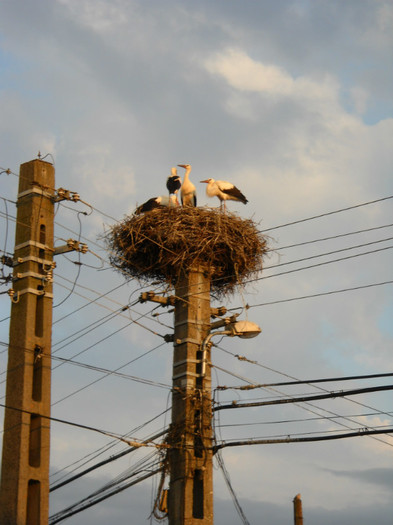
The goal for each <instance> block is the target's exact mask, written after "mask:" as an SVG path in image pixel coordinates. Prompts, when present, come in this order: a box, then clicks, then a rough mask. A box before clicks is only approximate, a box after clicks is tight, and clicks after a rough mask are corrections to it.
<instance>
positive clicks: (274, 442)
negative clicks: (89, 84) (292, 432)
mask: <svg viewBox="0 0 393 525" xmlns="http://www.w3.org/2000/svg"><path fill="white" fill-rule="evenodd" d="M392 433H393V427H389V428H385V429H380V430H369V429H368V428H364V427H363V428H359V429H358V430H357V431H355V432H347V433H346V434H334V435H324V436H319V437H315V436H314V437H298V438H292V437H290V436H288V437H286V438H284V439H256V440H248V441H230V442H224V443H219V444H218V445H215V446H214V447H213V449H214V452H216V451H218V450H220V449H222V448H226V447H240V446H244V445H277V444H279V443H310V442H313V441H331V440H336V439H346V438H353V437H362V436H375V435H378V434H392Z"/></svg>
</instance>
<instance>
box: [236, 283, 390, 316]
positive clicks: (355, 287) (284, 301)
mask: <svg viewBox="0 0 393 525" xmlns="http://www.w3.org/2000/svg"><path fill="white" fill-rule="evenodd" d="M385 284H393V281H384V282H381V283H372V284H364V285H360V286H353V287H351V288H341V289H340V290H330V291H328V292H320V293H315V294H310V295H302V296H300V297H291V298H289V299H278V300H276V301H268V302H266V303H259V304H251V305H249V306H248V308H257V307H259V306H269V305H272V304H279V303H289V302H291V301H301V300H303V299H311V298H313V297H323V296H325V295H334V294H337V293H344V292H352V291H354V290H363V289H365V288H374V287H375V286H384V285H385ZM239 308H241V307H238V308H231V309H230V310H229V311H231V310H238V309H239Z"/></svg>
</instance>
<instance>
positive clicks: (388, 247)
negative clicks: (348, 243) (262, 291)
mask: <svg viewBox="0 0 393 525" xmlns="http://www.w3.org/2000/svg"><path fill="white" fill-rule="evenodd" d="M391 248H393V246H386V247H385V248H378V249H377V250H371V251H369V252H363V253H358V254H356V255H347V256H346V257H340V258H338V259H332V260H331V261H325V262H321V263H317V264H311V265H309V266H303V267H302V268H295V269H294V270H287V271H285V272H279V273H275V274H273V275H265V276H264V277H256V278H255V279H249V280H248V281H245V283H244V284H246V283H252V282H255V281H262V280H264V279H270V278H271V277H278V276H279V275H286V274H290V273H294V272H300V271H302V270H309V269H310V268H317V267H318V266H324V265H326V264H331V263H335V262H341V261H346V260H349V259H354V258H356V257H361V256H362V255H371V254H374V253H377V252H383V251H385V250H390V249H391Z"/></svg>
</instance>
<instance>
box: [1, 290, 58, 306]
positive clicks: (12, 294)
mask: <svg viewBox="0 0 393 525" xmlns="http://www.w3.org/2000/svg"><path fill="white" fill-rule="evenodd" d="M26 293H32V294H34V295H39V296H45V297H48V299H53V293H48V292H45V291H44V290H36V289H35V288H24V289H23V290H20V291H18V292H16V291H15V290H13V289H12V288H11V289H10V290H8V295H9V296H10V298H11V301H12V302H13V303H18V302H19V299H20V296H21V295H24V294H26Z"/></svg>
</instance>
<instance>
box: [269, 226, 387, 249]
mask: <svg viewBox="0 0 393 525" xmlns="http://www.w3.org/2000/svg"><path fill="white" fill-rule="evenodd" d="M391 226H393V224H384V225H382V226H374V227H373V228H366V229H363V230H357V231H353V232H348V233H341V234H337V235H331V236H330V237H321V238H319V239H313V240H312V241H304V242H298V243H296V244H288V245H287V246H278V247H277V248H271V249H268V250H267V252H277V251H278V250H288V249H290V248H298V247H299V246H306V245H308V244H315V243H317V242H323V241H331V240H334V239H340V238H342V237H348V236H350V235H357V234H359V233H367V232H371V231H375V230H381V229H383V228H390V227H391Z"/></svg>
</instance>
